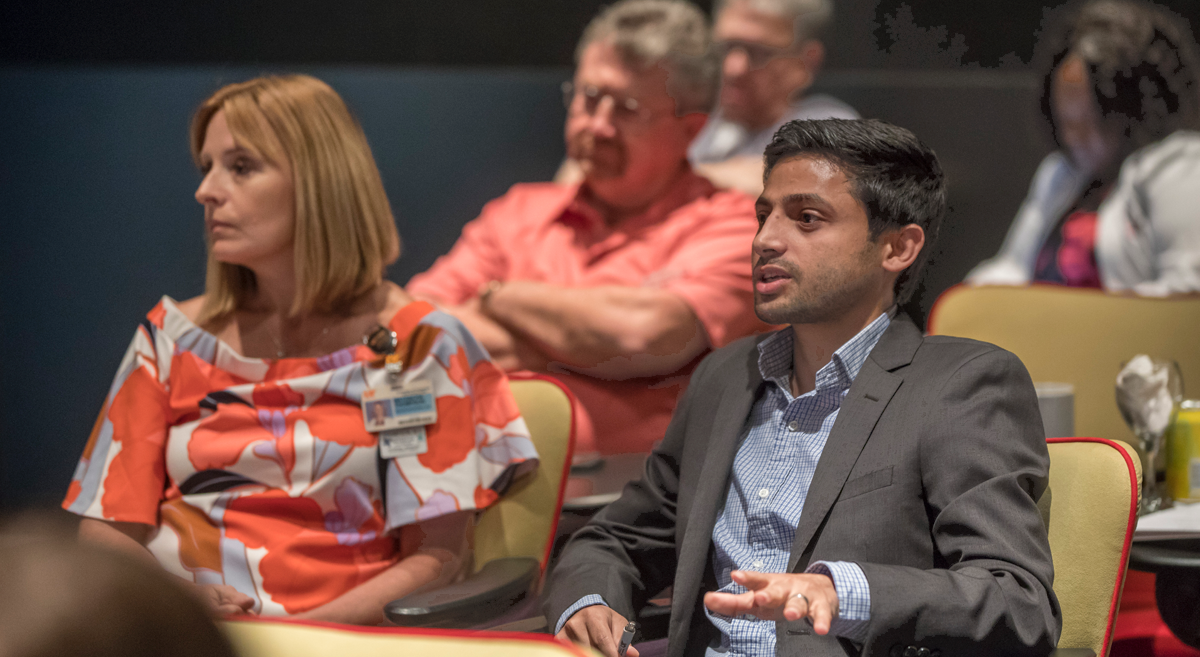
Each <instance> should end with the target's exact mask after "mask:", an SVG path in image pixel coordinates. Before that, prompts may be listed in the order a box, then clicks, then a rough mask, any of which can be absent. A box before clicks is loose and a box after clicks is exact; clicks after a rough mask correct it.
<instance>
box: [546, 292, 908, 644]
mask: <svg viewBox="0 0 1200 657" xmlns="http://www.w3.org/2000/svg"><path fill="white" fill-rule="evenodd" d="M890 324H891V313H885V314H883V315H880V316H879V317H878V318H876V320H875V321H874V322H872V323H871V324H870V325H868V326H867V327H866V328H864V329H863V330H862V331H860V332H859V333H858V335H856V336H854V337H853V338H851V339H850V340H849V341H848V342H846V344H844V345H842V346H841V347H840V348H838V350H837V351H835V352H834V354H833V358H832V359H831V360H830V362H829V363H828V364H826V365H825V366H824V367H822V368H821V369H820V370H818V371H817V376H816V388H815V389H814V390H812V391H809V392H807V393H805V394H803V395H800V396H799V397H792V394H791V383H790V379H791V374H792V344H793V343H792V340H793V333H792V329H791V328H785V329H783V330H781V331H779V332H778V333H776V334H775V335H772V336H771V337H769V338H767V339H766V340H763V341H762V342H761V343H760V344H759V346H758V350H759V356H758V368H759V371H760V372H761V373H762V376H763V380H764V381H767V382H768V384H769V385H767V388H766V391H765V394H763V396H762V397H761V398H760V399H759V400H758V402H756V403H755V405H754V408H753V409H752V410H751V412H750V421H751V428H750V433H749V434H748V435H747V436H746V440H745V441H744V442H743V443H742V445H741V446H740V447H739V448H738V452H737V456H736V457H734V461H733V477H732V483H731V485H730V487H729V493H728V495H727V496H726V500H725V507H724V508H723V509H722V510H721V512H720V515H719V516H718V517H717V522H716V526H715V527H714V528H713V543H714V545H715V547H716V550H715V555H714V558H713V570H714V571H715V573H716V576H717V583H718V585H719V586H720V588H719V590H720V591H723V592H728V593H743V592H745V590H746V589H745V588H744V587H742V586H739V585H737V584H734V583H733V582H732V581H731V579H730V577H729V573H730V572H731V571H733V570H755V571H759V572H765V573H782V572H786V570H787V565H788V557H789V556H790V554H791V549H792V541H793V539H794V538H795V535H796V525H798V524H799V522H800V513H801V511H803V510H804V500H805V498H806V497H807V495H808V488H809V486H810V485H811V484H812V479H813V475H814V474H815V473H816V471H817V462H818V461H819V460H820V458H821V452H822V451H823V450H824V449H825V441H826V440H827V439H828V438H829V432H830V431H831V430H832V429H833V423H834V421H835V420H837V415H838V410H839V409H840V408H841V406H842V399H844V398H845V396H846V393H847V392H849V390H850V384H851V383H853V382H854V379H855V377H857V376H858V373H859V371H860V370H861V369H862V366H863V363H864V362H866V360H867V355H868V354H870V353H871V350H872V349H874V348H875V344H876V343H878V342H879V338H880V337H882V336H883V333H884V331H886V330H887V327H888V326H889V325H890ZM806 572H810V573H822V574H826V575H829V576H830V578H832V579H833V584H834V588H835V589H836V591H837V596H838V617H837V618H835V619H834V621H833V627H832V628H831V632H832V633H833V634H836V635H838V636H841V637H845V638H847V639H850V640H851V641H857V642H862V640H863V639H864V638H865V636H866V630H867V622H868V621H869V620H870V612H871V594H870V589H869V587H868V585H867V579H866V576H865V575H864V574H863V572H862V569H861V568H859V567H858V565H857V564H854V563H851V562H844V561H818V562H814V563H812V564H810V565H809V567H808V569H807V571H806ZM594 604H605V602H604V600H603V598H601V597H600V596H599V595H589V596H585V597H583V598H581V599H580V600H579V601H578V602H576V603H575V604H574V605H571V607H570V608H569V609H567V610H566V611H565V612H563V614H562V616H561V617H560V618H559V620H558V623H557V625H556V626H555V633H557V632H558V631H559V630H561V629H562V626H563V624H564V623H566V621H567V619H569V618H570V617H571V616H572V615H573V614H574V613H575V612H577V611H579V610H580V609H582V608H584V607H587V606H590V605H594ZM705 613H706V614H707V615H708V617H709V620H710V621H712V623H713V625H715V626H716V628H717V629H718V630H719V631H720V632H721V643H720V645H719V646H712V647H710V648H709V650H708V654H709V655H721V654H732V655H746V656H748V657H759V656H762V657H768V656H770V655H774V654H775V623H774V622H773V621H763V620H758V619H755V618H754V617H753V616H745V617H735V618H730V617H728V616H723V615H719V614H715V613H713V612H711V611H708V610H707V609H705Z"/></svg>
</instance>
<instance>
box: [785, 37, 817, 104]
mask: <svg viewBox="0 0 1200 657" xmlns="http://www.w3.org/2000/svg"><path fill="white" fill-rule="evenodd" d="M795 60H796V64H797V65H795V66H792V67H791V71H790V75H789V76H788V77H787V78H786V79H785V80H784V84H785V85H787V86H788V87H790V88H791V89H792V94H800V93H803V92H804V91H806V90H807V89H808V88H809V87H811V86H812V84H813V82H814V81H816V79H817V72H818V71H820V70H821V65H822V64H824V63H825V44H823V43H821V42H820V41H817V40H816V39H810V40H808V41H805V42H804V43H803V44H801V46H800V47H799V48H798V49H797V51H796V55H795Z"/></svg>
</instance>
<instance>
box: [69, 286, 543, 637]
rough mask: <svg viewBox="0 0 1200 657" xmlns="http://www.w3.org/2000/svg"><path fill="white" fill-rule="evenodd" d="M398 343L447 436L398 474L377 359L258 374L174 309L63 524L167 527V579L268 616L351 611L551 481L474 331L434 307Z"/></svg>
mask: <svg viewBox="0 0 1200 657" xmlns="http://www.w3.org/2000/svg"><path fill="white" fill-rule="evenodd" d="M389 328H391V329H392V330H393V331H396V333H397V336H398V338H399V346H398V348H397V351H398V353H400V354H401V356H402V357H403V359H404V362H405V363H406V364H407V367H406V368H405V370H404V373H403V374H401V377H402V379H404V380H405V381H410V380H416V379H424V380H426V381H429V382H430V383H431V384H432V385H433V389H434V395H435V397H436V405H437V409H438V421H437V422H436V423H434V424H432V425H429V426H428V427H426V434H427V441H428V451H427V452H426V453H425V454H421V455H417V456H409V457H400V458H393V459H387V460H381V457H380V456H379V451H378V444H377V437H376V435H375V434H373V433H369V432H367V431H366V428H365V427H364V425H363V416H362V411H361V408H360V406H359V404H360V401H361V399H362V393H363V392H364V391H365V390H367V389H369V388H372V387H375V386H378V385H382V384H383V383H384V381H385V380H386V377H387V376H388V375H387V374H386V373H385V372H384V371H383V370H382V369H381V368H379V367H377V366H375V365H373V364H372V363H373V361H375V360H376V358H375V354H374V353H373V352H372V351H371V350H370V349H368V348H367V347H365V346H354V347H350V348H347V349H343V350H341V351H338V352H335V353H333V354H329V355H327V356H323V357H321V358H284V359H278V360H264V359H255V358H247V357H244V356H241V355H240V354H238V353H237V352H235V351H233V350H232V349H230V348H229V347H228V346H227V345H225V344H224V343H222V342H220V341H219V340H217V339H216V337H215V336H213V335H212V334H210V333H207V332H205V331H204V330H202V329H200V328H199V327H197V326H196V325H194V324H192V322H191V321H189V320H188V319H187V317H186V316H184V315H183V313H181V312H180V311H179V309H178V308H176V306H175V304H174V302H173V301H172V300H171V299H169V298H167V297H164V298H163V300H162V301H161V302H160V303H159V304H158V305H157V306H155V307H154V309H153V310H151V311H150V313H148V314H147V316H146V321H144V322H142V324H141V326H139V327H138V330H137V332H136V334H135V335H134V339H133V342H132V344H130V346H129V350H128V351H127V352H126V354H125V357H124V359H122V362H121V366H120V368H119V369H118V372H117V376H116V378H115V380H114V381H113V385H112V387H111V388H110V390H109V394H108V397H107V399H106V401H105V405H104V409H103V411H102V412H101V414H100V418H99V419H98V420H97V422H96V425H95V427H94V429H93V430H92V435H91V437H90V439H89V440H88V443H87V446H86V447H85V448H84V452H83V456H82V458H81V459H80V462H79V466H78V467H77V468H76V472H75V476H74V478H73V479H72V481H71V485H70V487H69V488H68V491H67V496H66V498H65V499H64V501H63V507H64V508H66V509H67V510H69V511H72V512H74V513H78V514H80V515H83V516H87V517H91V518H99V519H103V520H110V521H120V522H137V523H142V524H146V525H152V526H154V527H156V528H157V531H156V532H155V533H154V537H153V538H152V540H151V541H150V544H149V546H148V547H149V548H150V550H151V552H152V553H153V554H154V555H155V557H156V558H157V559H158V560H159V562H160V563H161V564H163V566H164V567H165V568H167V570H169V571H171V572H174V573H176V574H178V575H180V576H182V577H185V578H187V579H189V580H192V581H195V582H197V583H200V584H229V585H232V586H234V587H235V588H237V589H238V590H240V591H242V592H243V593H246V594H247V595H249V596H250V597H252V598H253V599H254V600H255V606H254V611H256V612H258V613H263V614H271V615H287V614H295V613H300V612H303V611H307V610H309V609H313V608H315V607H318V606H320V605H322V604H325V603H326V602H329V601H331V600H333V599H335V598H337V597H339V596H341V595H342V594H344V593H346V592H347V591H349V590H350V589H352V588H354V587H355V586H358V585H359V584H361V583H363V582H365V581H367V580H369V579H370V578H372V577H374V576H375V575H377V574H379V573H380V572H382V571H383V570H385V569H387V568H388V567H389V566H391V565H392V564H394V563H395V562H396V561H397V560H399V559H401V558H403V557H404V556H405V554H403V553H402V550H401V549H400V545H401V536H400V534H401V533H402V532H405V531H407V530H406V528H410V529H411V526H412V525H413V524H414V523H417V522H419V521H422V520H427V519H430V518H436V517H438V516H440V515H444V514H446V513H452V512H455V511H460V510H473V509H482V508H485V507H487V506H488V505H490V504H492V503H494V502H495V501H496V500H497V499H498V498H499V496H500V495H502V494H503V493H504V490H502V487H503V485H504V484H505V482H510V481H512V480H513V479H514V478H515V477H516V476H519V475H520V474H522V473H524V472H526V471H528V470H530V469H532V468H533V467H534V466H536V464H537V453H536V451H535V450H534V448H533V444H532V443H531V442H530V440H529V432H528V430H527V429H526V427H525V422H524V420H522V419H521V417H520V414H519V412H518V411H517V406H516V402H515V401H514V400H513V397H512V393H511V392H510V391H509V389H508V380H507V378H506V377H505V376H504V374H503V373H502V372H501V371H500V370H499V369H497V368H496V367H495V366H494V365H493V364H492V362H491V360H490V359H489V358H488V355H487V353H486V352H485V351H484V350H483V348H482V347H480V346H479V344H478V343H477V342H476V341H475V339H474V338H473V337H471V335H470V334H469V333H467V331H466V329H465V328H463V326H462V325H461V324H460V323H459V322H458V321H457V320H455V319H454V318H453V317H450V316H449V315H446V314H444V313H441V312H438V311H436V310H435V309H434V308H433V307H432V306H430V305H429V304H426V303H422V302H418V303H413V304H410V305H408V306H406V307H405V308H403V309H401V310H400V312H398V313H397V314H396V316H395V317H394V318H393V319H392V321H391V322H390V323H389ZM514 470H515V471H514Z"/></svg>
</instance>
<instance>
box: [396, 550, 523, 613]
mask: <svg viewBox="0 0 1200 657" xmlns="http://www.w3.org/2000/svg"><path fill="white" fill-rule="evenodd" d="M538 571H539V565H538V562H537V560H536V559H529V558H525V557H514V558H507V559H495V560H492V561H489V562H488V563H487V564H485V565H484V567H483V568H481V569H480V570H479V572H477V573H475V574H474V575H471V576H470V577H468V578H467V579H465V580H463V581H461V582H458V583H457V584H451V585H449V586H446V587H443V588H440V589H437V590H434V591H427V592H424V593H414V594H412V595H409V596H405V597H403V598H400V599H399V600H393V601H391V602H389V603H387V605H386V606H384V608H383V612H384V614H385V615H386V616H387V618H388V620H390V621H391V622H393V623H395V624H396V625H400V626H402V627H457V628H463V627H472V626H475V625H479V624H482V623H484V622H486V621H488V620H492V619H495V618H497V617H499V616H501V615H503V614H504V612H505V611H507V610H509V609H510V608H511V607H513V606H514V605H516V604H517V603H518V602H521V601H522V600H525V599H526V598H530V597H531V596H532V595H533V590H534V587H535V586H536V584H537V579H538Z"/></svg>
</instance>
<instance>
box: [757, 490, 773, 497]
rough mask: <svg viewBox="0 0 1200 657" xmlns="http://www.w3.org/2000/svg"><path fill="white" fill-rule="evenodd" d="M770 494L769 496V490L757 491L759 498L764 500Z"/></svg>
mask: <svg viewBox="0 0 1200 657" xmlns="http://www.w3.org/2000/svg"><path fill="white" fill-rule="evenodd" d="M770 494H771V491H769V490H767V489H765V488H763V489H762V490H760V491H758V496H759V497H764V498H765V497H766V496H768V495H770Z"/></svg>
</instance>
